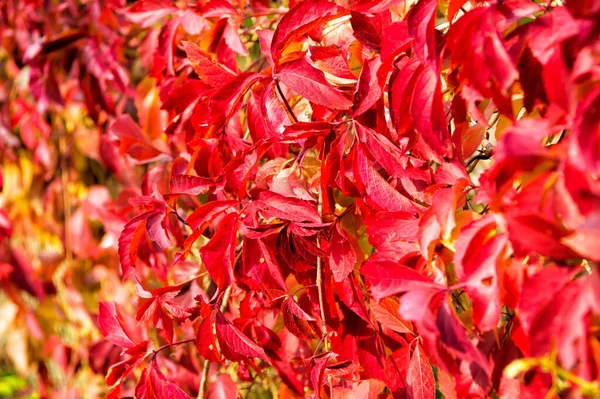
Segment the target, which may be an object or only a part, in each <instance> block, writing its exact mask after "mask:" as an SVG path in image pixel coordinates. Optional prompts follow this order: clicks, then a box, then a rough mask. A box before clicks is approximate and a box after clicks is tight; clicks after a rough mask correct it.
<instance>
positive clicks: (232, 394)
mask: <svg viewBox="0 0 600 399" xmlns="http://www.w3.org/2000/svg"><path fill="white" fill-rule="evenodd" d="M238 395H239V394H238V388H237V385H236V384H235V382H233V380H232V379H231V377H230V376H228V375H227V374H219V376H218V377H217V379H216V380H214V381H213V382H211V383H210V385H209V386H208V389H207V390H206V397H207V398H208V399H225V398H237V397H238Z"/></svg>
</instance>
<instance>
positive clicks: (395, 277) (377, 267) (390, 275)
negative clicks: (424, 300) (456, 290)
mask: <svg viewBox="0 0 600 399" xmlns="http://www.w3.org/2000/svg"><path fill="white" fill-rule="evenodd" d="M360 271H361V273H362V274H363V275H364V276H365V278H366V279H367V280H368V281H369V282H370V283H371V296H372V297H373V298H375V300H377V301H379V300H381V299H383V298H385V297H388V296H391V295H395V294H399V293H401V292H405V291H410V290H414V289H422V288H433V289H438V290H442V289H444V288H445V287H443V286H440V285H437V284H435V283H434V282H433V281H431V280H429V279H428V278H427V277H425V276H423V275H422V274H419V272H417V271H416V270H414V269H411V268H409V267H407V266H403V265H399V264H395V263H392V262H383V261H381V262H373V261H372V260H370V259H367V260H366V262H365V263H364V264H363V266H362V267H361V269H360Z"/></svg>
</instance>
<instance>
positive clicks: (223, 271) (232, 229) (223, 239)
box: [200, 212, 239, 290]
mask: <svg viewBox="0 0 600 399" xmlns="http://www.w3.org/2000/svg"><path fill="white" fill-rule="evenodd" d="M238 217H239V214H237V213H235V212H232V213H229V214H227V215H225V217H224V218H223V220H222V221H221V223H220V224H219V227H218V228H217V231H216V232H215V234H214V235H213V236H212V238H211V239H210V241H209V242H207V243H206V244H204V246H203V247H202V248H200V257H201V258H202V263H204V266H205V267H206V270H207V271H208V274H209V275H210V277H211V278H212V279H213V281H214V282H215V284H217V287H219V289H221V290H224V289H226V288H227V287H229V286H230V285H231V283H232V282H233V268H234V267H235V265H234V259H235V247H236V233H237V224H238Z"/></svg>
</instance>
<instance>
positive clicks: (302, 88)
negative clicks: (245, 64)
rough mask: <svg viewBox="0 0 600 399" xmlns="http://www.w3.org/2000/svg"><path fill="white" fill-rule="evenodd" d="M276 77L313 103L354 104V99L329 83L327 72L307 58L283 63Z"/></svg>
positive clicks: (337, 106)
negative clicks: (313, 64) (351, 99)
mask: <svg viewBox="0 0 600 399" xmlns="http://www.w3.org/2000/svg"><path fill="white" fill-rule="evenodd" d="M276 78H278V79H280V80H281V81H282V82H283V83H285V85H286V86H287V87H289V88H290V89H292V90H294V91H295V92H296V93H298V94H300V95H301V96H303V97H304V98H306V99H307V100H308V101H310V102H312V103H315V104H319V105H323V106H325V107H328V108H333V109H348V108H350V107H351V106H352V101H350V100H349V99H348V98H347V97H346V96H345V95H344V93H343V92H342V91H341V90H339V89H337V88H335V87H333V86H332V85H331V84H329V82H328V81H327V79H325V74H324V73H323V72H322V71H320V70H318V69H316V68H315V67H313V66H312V65H310V64H309V63H308V61H307V60H306V58H301V59H299V60H295V61H291V62H286V63H285V64H282V65H281V67H280V69H279V73H278V74H277V75H276Z"/></svg>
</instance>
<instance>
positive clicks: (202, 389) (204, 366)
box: [197, 251, 242, 399]
mask: <svg viewBox="0 0 600 399" xmlns="http://www.w3.org/2000/svg"><path fill="white" fill-rule="evenodd" d="M241 257H242V251H240V252H239V253H238V254H237V255H236V257H235V260H234V261H233V265H234V267H235V265H237V263H238V262H239V261H240V259H241ZM232 287H233V284H232V285H230V286H229V287H227V289H226V290H225V294H223V300H222V301H221V306H220V307H219V310H220V311H221V313H223V312H225V310H227V305H228V302H229V297H230V296H231V289H232ZM209 369H210V360H208V359H204V363H203V364H202V376H201V377H200V386H199V387H198V396H197V399H204V396H205V393H206V387H207V386H208V370H209Z"/></svg>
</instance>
